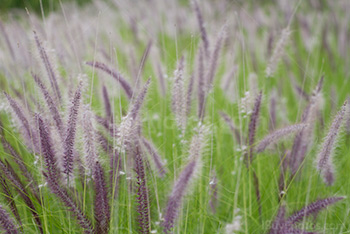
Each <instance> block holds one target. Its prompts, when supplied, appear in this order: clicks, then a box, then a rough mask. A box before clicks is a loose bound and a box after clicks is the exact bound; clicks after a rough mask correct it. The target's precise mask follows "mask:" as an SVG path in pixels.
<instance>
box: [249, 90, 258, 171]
mask: <svg viewBox="0 0 350 234" xmlns="http://www.w3.org/2000/svg"><path fill="white" fill-rule="evenodd" d="M261 100H262V92H261V91H260V93H259V94H258V96H257V97H256V99H255V104H254V108H253V111H252V114H251V116H250V121H249V128H248V139H247V140H248V146H249V150H248V152H247V153H246V154H245V162H246V163H247V165H250V164H251V162H252V161H253V155H254V143H255V134H256V128H257V125H258V121H259V116H260V108H261Z"/></svg>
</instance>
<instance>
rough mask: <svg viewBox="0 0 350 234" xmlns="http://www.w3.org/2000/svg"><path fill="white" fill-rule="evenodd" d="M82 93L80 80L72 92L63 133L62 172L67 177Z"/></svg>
mask: <svg viewBox="0 0 350 234" xmlns="http://www.w3.org/2000/svg"><path fill="white" fill-rule="evenodd" d="M81 93H82V82H80V83H79V85H78V88H77V90H76V91H75V93H74V97H73V99H72V104H71V107H70V109H69V117H68V123H67V128H66V129H67V130H66V135H65V140H64V143H63V148H64V153H63V167H64V173H65V174H66V175H67V178H69V175H70V174H72V172H73V156H74V155H73V151H74V142H75V134H76V125H77V118H78V113H79V106H80V99H81Z"/></svg>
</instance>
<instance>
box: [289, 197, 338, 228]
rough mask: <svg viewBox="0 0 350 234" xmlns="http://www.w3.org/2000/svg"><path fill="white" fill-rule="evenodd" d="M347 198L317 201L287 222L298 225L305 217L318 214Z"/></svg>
mask: <svg viewBox="0 0 350 234" xmlns="http://www.w3.org/2000/svg"><path fill="white" fill-rule="evenodd" d="M344 198H345V197H328V198H325V199H321V200H317V201H315V202H313V203H311V204H310V205H307V206H305V207H303V208H302V209H300V210H299V211H297V212H295V213H294V214H292V215H291V216H290V217H289V218H288V219H287V220H286V223H287V224H296V223H298V222H301V221H302V220H303V219H304V218H305V217H307V216H309V215H311V214H314V213H317V212H319V211H321V210H323V209H324V208H326V207H328V206H330V205H332V204H334V203H336V202H338V201H340V200H342V199H344Z"/></svg>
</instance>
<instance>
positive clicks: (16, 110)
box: [4, 92, 38, 152]
mask: <svg viewBox="0 0 350 234" xmlns="http://www.w3.org/2000/svg"><path fill="white" fill-rule="evenodd" d="M4 95H5V97H6V99H7V101H8V103H9V105H10V107H11V109H12V111H13V114H14V115H15V117H17V119H18V122H19V124H20V125H21V126H22V128H20V130H21V132H22V137H23V138H24V140H25V142H26V145H27V147H28V148H29V149H31V150H33V151H34V152H37V151H38V145H37V137H36V134H35V132H34V130H33V129H32V128H31V127H30V126H31V125H30V122H29V120H28V118H27V117H26V116H25V114H24V113H25V111H24V110H23V108H22V107H21V106H20V105H19V104H18V103H17V102H16V101H15V100H14V99H13V98H12V97H11V96H10V95H8V94H7V93H6V92H4Z"/></svg>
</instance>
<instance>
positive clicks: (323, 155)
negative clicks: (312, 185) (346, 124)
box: [316, 101, 348, 185]
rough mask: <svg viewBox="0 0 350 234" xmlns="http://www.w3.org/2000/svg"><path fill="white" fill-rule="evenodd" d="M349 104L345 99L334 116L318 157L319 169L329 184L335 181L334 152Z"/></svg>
mask: <svg viewBox="0 0 350 234" xmlns="http://www.w3.org/2000/svg"><path fill="white" fill-rule="evenodd" d="M347 105H348V104H347V101H345V103H344V104H343V106H342V107H341V109H340V111H339V112H338V113H337V115H336V116H335V117H334V119H333V122H332V125H331V127H330V129H329V132H328V134H327V136H326V138H325V139H324V141H323V143H322V147H321V150H320V152H319V153H318V156H317V159H316V164H317V170H318V171H319V172H320V173H321V175H322V176H323V180H324V182H325V183H326V184H327V185H332V184H333V183H334V172H333V167H334V166H333V163H332V154H333V152H334V148H335V143H336V140H337V136H338V134H339V130H340V127H341V125H342V122H343V119H344V115H345V113H346V109H347Z"/></svg>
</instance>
